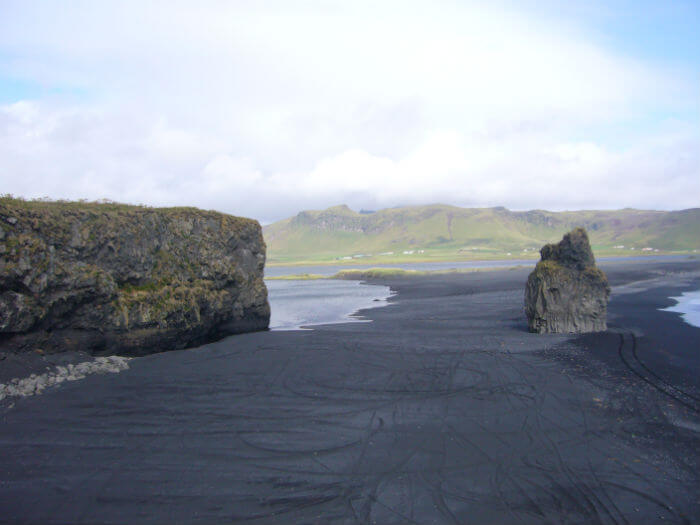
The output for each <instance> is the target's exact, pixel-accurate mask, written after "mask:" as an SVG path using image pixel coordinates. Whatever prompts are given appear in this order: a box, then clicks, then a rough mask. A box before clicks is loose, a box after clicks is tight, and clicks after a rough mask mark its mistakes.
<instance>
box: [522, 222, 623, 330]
mask: <svg viewBox="0 0 700 525" xmlns="http://www.w3.org/2000/svg"><path fill="white" fill-rule="evenodd" d="M540 256H541V259H540V261H539V262H538V263H537V266H535V269H534V271H533V272H532V273H531V274H530V276H529V277H528V279H527V286H526V288H525V314H526V315H527V324H528V328H529V329H530V331H531V332H537V333H540V334H543V333H585V332H600V331H603V330H606V329H607V324H606V319H605V318H606V314H607V306H608V298H609V296H610V286H609V285H608V279H607V277H606V276H605V273H603V272H602V271H601V270H600V269H599V268H597V267H596V265H595V258H594V257H593V251H592V250H591V244H590V242H589V241H588V234H587V233H586V230H585V229H583V228H575V229H574V230H572V231H570V232H569V233H567V234H566V235H564V238H563V239H562V240H561V241H560V242H559V244H547V245H545V246H544V247H543V248H542V249H541V250H540Z"/></svg>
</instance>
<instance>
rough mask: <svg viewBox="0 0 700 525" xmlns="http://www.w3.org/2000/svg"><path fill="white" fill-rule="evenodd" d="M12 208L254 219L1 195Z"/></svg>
mask: <svg viewBox="0 0 700 525" xmlns="http://www.w3.org/2000/svg"><path fill="white" fill-rule="evenodd" d="M11 210H17V211H24V212H32V213H34V214H44V213H70V212H76V213H85V212H92V213H161V214H167V215H172V216H181V215H187V216H200V217H213V216H217V217H220V216H224V217H232V218H236V219H243V220H247V221H254V219H248V218H245V217H237V216H234V215H229V214H227V213H223V212H219V211H215V210H202V209H200V208H195V207H193V206H171V207H162V208H160V207H153V206H147V205H145V204H124V203H121V202H114V201H110V200H106V199H105V200H99V201H88V200H84V199H83V200H79V201H69V200H46V199H24V198H22V197H14V196H13V195H9V194H5V195H0V212H2V213H7V212H8V211H11ZM255 222H257V221H255Z"/></svg>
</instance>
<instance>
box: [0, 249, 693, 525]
mask: <svg viewBox="0 0 700 525" xmlns="http://www.w3.org/2000/svg"><path fill="white" fill-rule="evenodd" d="M603 269H604V270H605V271H606V272H607V274H608V277H609V279H610V282H611V284H612V286H613V295H612V300H611V303H610V307H609V330H608V331H607V332H605V333H599V334H592V335H586V336H577V337H574V336H562V335H548V336H542V335H535V334H530V333H528V332H527V331H526V322H525V318H524V315H523V289H524V283H525V280H526V278H527V273H528V272H529V269H519V270H505V271H497V272H486V273H473V274H454V275H442V276H434V277H423V278H409V279H403V280H401V279H397V280H389V281H386V283H387V284H389V285H390V286H391V287H392V288H393V289H395V290H396V291H398V295H396V296H395V297H394V298H392V302H393V303H394V304H392V305H391V306H388V307H385V308H379V309H372V310H368V311H366V312H365V315H366V317H368V318H370V319H372V320H373V321H374V322H372V323H355V324H352V323H348V324H338V325H328V326H323V327H317V328H316V329H315V330H313V331H297V332H263V333H255V334H247V335H241V336H234V337H231V338H228V339H225V340H223V341H220V342H218V343H215V344H210V345H207V346H204V347H201V348H198V349H194V350H187V351H177V352H170V353H166V354H158V355H153V356H149V357H145V358H139V359H135V360H133V361H132V362H131V364H130V367H131V368H130V369H129V370H127V371H125V372H122V373H120V374H114V375H111V374H110V375H105V376H89V377H87V378H86V379H84V380H82V381H77V382H72V383H66V384H63V385H61V386H60V387H58V388H56V389H53V390H51V391H47V392H45V393H44V394H42V395H41V396H35V397H31V398H23V399H19V400H17V401H16V402H15V405H14V407H13V408H11V409H4V411H3V413H2V414H0V522H2V523H239V522H240V523H634V524H637V523H698V522H700V480H699V476H698V467H699V466H700V465H699V464H698V463H699V459H700V412H699V411H700V355H699V354H698V351H699V350H700V328H695V327H692V326H690V325H688V324H686V323H684V322H683V321H682V320H681V318H680V316H679V315H678V314H675V313H670V312H660V311H658V308H662V307H665V306H669V305H671V304H672V301H669V300H668V297H669V296H674V295H679V293H680V292H681V291H684V290H691V289H698V288H700V262H698V261H688V262H674V263H658V262H644V263H634V264H629V263H626V264H615V263H610V264H607V265H603Z"/></svg>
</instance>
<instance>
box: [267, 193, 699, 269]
mask: <svg viewBox="0 0 700 525" xmlns="http://www.w3.org/2000/svg"><path fill="white" fill-rule="evenodd" d="M576 226H583V227H584V228H586V230H588V232H589V235H590V238H591V243H592V245H593V247H594V250H595V251H596V253H598V254H601V253H605V254H607V253H611V254H618V255H629V254H634V253H639V252H642V253H646V252H654V253H657V252H675V251H679V252H691V253H692V251H693V250H697V251H700V208H692V209H688V210H681V211H653V210H636V209H623V210H583V211H564V212H550V211H545V210H531V211H522V212H519V211H510V210H508V209H506V208H503V207H497V208H459V207H457V206H449V205H444V204H433V205H428V206H407V207H400V208H388V209H384V210H378V211H376V212H371V213H368V212H366V211H364V210H363V212H362V213H359V212H355V211H353V210H351V209H350V208H349V207H348V206H346V205H340V206H333V207H331V208H328V209H325V210H311V211H302V212H300V213H298V214H297V215H295V216H294V217H290V218H288V219H284V220H282V221H278V222H275V223H273V224H270V225H268V226H265V227H264V228H263V235H264V237H265V242H266V243H267V247H268V257H269V259H268V260H269V261H270V262H271V263H276V262H277V263H284V262H301V261H318V262H323V261H328V262H330V261H333V260H337V259H341V260H348V258H350V259H372V260H377V261H381V260H384V259H387V258H389V259H390V258H394V259H396V258H399V259H402V258H412V259H417V258H421V259H441V260H450V259H454V260H456V259H469V258H471V259H475V258H507V257H516V256H517V257H519V258H522V257H524V256H525V257H526V256H528V255H532V256H534V255H535V254H536V253H537V250H539V248H540V247H541V246H542V245H543V244H544V243H546V242H554V241H558V240H559V239H561V236H562V235H563V234H564V233H565V232H567V231H569V230H571V229H572V228H574V227H576ZM363 262H364V261H363Z"/></svg>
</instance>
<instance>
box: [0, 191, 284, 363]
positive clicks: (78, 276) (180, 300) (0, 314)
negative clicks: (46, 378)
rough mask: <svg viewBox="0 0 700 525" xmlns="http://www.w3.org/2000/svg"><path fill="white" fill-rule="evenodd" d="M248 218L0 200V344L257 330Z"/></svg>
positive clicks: (259, 309) (108, 346)
mask: <svg viewBox="0 0 700 525" xmlns="http://www.w3.org/2000/svg"><path fill="white" fill-rule="evenodd" d="M264 265H265V243H264V242H263V238H262V231H261V228H260V225H259V224H258V222H257V221H253V220H250V219H243V218H239V217H232V216H229V215H225V214H221V213H216V212H208V211H202V210H197V209H194V208H162V209H153V208H145V207H137V206H125V205H120V204H94V203H60V202H59V203H47V202H25V201H21V200H16V199H8V198H2V199H0V348H2V349H5V350H12V351H23V350H36V349H42V350H44V351H45V352H59V351H66V350H78V351H88V352H91V353H93V354H99V353H117V354H125V355H143V354H149V353H153V352H158V351H162V350H171V349H177V348H185V347H188V346H192V345H197V344H202V343H205V342H208V341H212V340H214V339H217V338H220V337H223V336H226V335H230V334H235V333H240V332H249V331H254V330H263V329H266V328H267V326H268V323H269V318H270V307H269V304H268V302H267V289H266V288H265V284H264V282H263V268H264Z"/></svg>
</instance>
